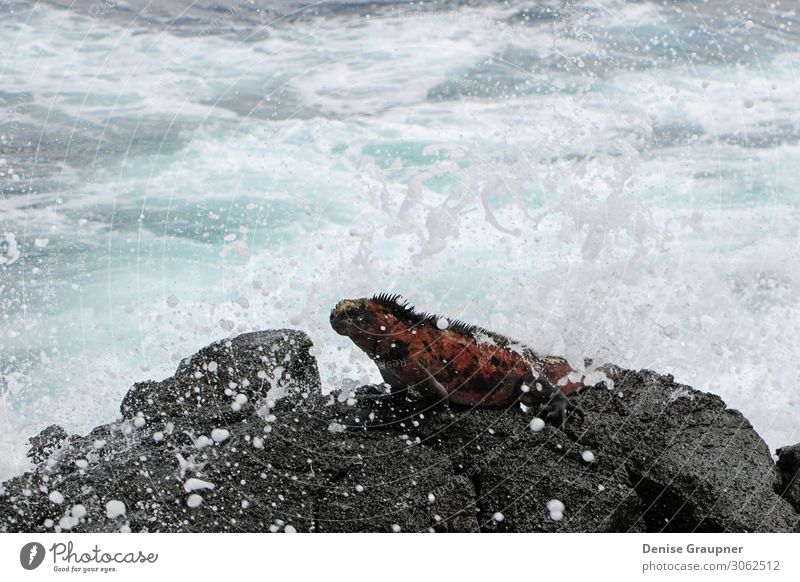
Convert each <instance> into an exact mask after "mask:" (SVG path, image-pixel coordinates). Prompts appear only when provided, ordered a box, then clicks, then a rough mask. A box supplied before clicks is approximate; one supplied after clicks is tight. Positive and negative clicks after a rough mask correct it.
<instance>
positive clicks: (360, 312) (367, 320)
mask: <svg viewBox="0 0 800 582" xmlns="http://www.w3.org/2000/svg"><path fill="white" fill-rule="evenodd" d="M368 302H369V299H366V298H363V299H343V300H341V301H339V303H337V304H336V307H334V308H333V310H331V327H333V329H334V330H335V331H336V333H338V334H340V335H346V336H352V335H353V334H358V333H364V332H366V333H369V332H370V329H371V327H372V322H373V317H372V314H371V313H370V309H369V305H368Z"/></svg>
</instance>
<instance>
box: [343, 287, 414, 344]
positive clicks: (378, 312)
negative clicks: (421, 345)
mask: <svg viewBox="0 0 800 582" xmlns="http://www.w3.org/2000/svg"><path fill="white" fill-rule="evenodd" d="M420 321H421V320H420V319H419V318H418V316H416V314H414V312H413V310H412V309H411V308H410V307H408V306H406V303H405V300H403V298H402V297H400V296H399V295H388V294H386V293H381V294H379V295H375V296H374V297H372V298H366V297H363V298H361V299H344V300H342V301H340V302H339V303H337V304H336V307H334V308H333V310H332V311H331V317H330V322H331V327H333V329H334V330H335V331H336V333H338V334H340V335H343V336H347V337H349V338H350V339H351V340H353V342H354V343H355V344H356V345H357V346H358V347H360V348H361V349H362V350H364V351H366V352H367V353H368V354H370V355H371V356H375V355H377V354H381V353H383V352H384V351H386V350H388V349H389V348H390V347H391V346H392V343H393V342H392V341H384V340H389V339H390V338H396V337H397V334H398V333H402V332H404V331H406V330H410V329H412V328H413V327H415V326H416V325H418V324H419V322H420Z"/></svg>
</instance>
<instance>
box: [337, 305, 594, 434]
mask: <svg viewBox="0 0 800 582" xmlns="http://www.w3.org/2000/svg"><path fill="white" fill-rule="evenodd" d="M330 323H331V326H332V327H333V329H334V330H335V331H336V332H337V333H339V334H340V335H344V336H347V337H349V338H350V339H351V340H352V341H353V342H354V343H355V344H356V345H357V346H358V347H359V348H361V349H362V350H363V351H364V352H366V353H367V355H368V356H369V357H370V358H371V359H372V360H373V361H374V362H375V363H376V364H377V366H378V369H379V370H380V374H381V376H382V377H383V380H384V381H385V382H386V384H388V385H389V387H390V390H389V391H388V395H387V396H388V397H394V398H395V399H396V398H397V397H398V396H405V395H406V394H407V392H408V391H409V389H412V390H414V391H416V392H419V393H420V395H421V397H422V399H421V400H422V401H421V403H420V404H421V405H422V407H425V408H429V407H434V406H436V405H439V404H443V403H445V402H450V403H453V404H456V405H464V406H479V407H502V406H511V405H513V404H514V403H516V402H521V403H522V404H524V405H525V406H528V407H532V408H534V409H535V411H536V412H537V413H538V415H539V416H542V417H544V419H545V421H548V422H552V423H556V424H558V425H559V426H561V427H563V426H564V424H565V423H566V420H567V417H568V416H569V415H570V414H573V413H575V414H577V415H578V416H580V417H581V418H583V415H584V413H583V410H581V408H580V407H578V406H576V405H575V404H574V403H573V402H571V401H570V400H569V399H568V398H567V395H569V394H573V393H575V392H577V391H578V390H581V389H583V388H585V386H584V384H583V383H581V381H574V379H575V374H572V373H573V372H574V370H573V369H572V367H571V366H570V365H569V363H568V362H567V361H566V360H565V359H564V358H559V357H554V356H540V355H539V354H537V353H536V352H534V351H533V350H531V349H530V348H528V347H525V346H523V345H521V344H518V343H516V342H514V341H512V340H510V339H509V338H507V337H505V336H502V335H499V334H496V333H494V332H491V331H489V330H487V329H484V328H482V327H478V326H476V325H468V324H466V323H464V322H462V321H458V320H455V321H453V320H448V319H447V318H444V317H440V316H437V315H432V314H427V313H419V312H417V311H415V309H414V308H413V307H411V306H409V305H408V304H407V303H406V302H405V301H404V300H403V298H402V297H401V296H400V295H389V294H386V293H382V294H379V295H375V296H374V297H372V298H371V299H370V298H361V299H345V300H342V301H340V302H339V303H338V304H337V305H336V307H334V308H333V310H332V311H331V315H330ZM376 392H377V391H375V390H373V394H375V393H376ZM418 409H419V408H418Z"/></svg>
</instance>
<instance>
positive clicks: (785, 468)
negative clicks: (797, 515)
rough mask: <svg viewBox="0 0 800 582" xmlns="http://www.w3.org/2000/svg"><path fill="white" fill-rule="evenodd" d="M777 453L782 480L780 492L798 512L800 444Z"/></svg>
mask: <svg viewBox="0 0 800 582" xmlns="http://www.w3.org/2000/svg"><path fill="white" fill-rule="evenodd" d="M776 453H777V455H778V462H777V467H778V473H779V474H780V480H781V485H780V489H779V491H780V493H781V494H782V495H783V497H784V498H785V499H786V500H787V501H789V503H791V504H792V505H793V506H794V508H795V509H796V510H798V511H800V444H796V445H792V446H790V447H782V448H780V449H778V450H777V451H776Z"/></svg>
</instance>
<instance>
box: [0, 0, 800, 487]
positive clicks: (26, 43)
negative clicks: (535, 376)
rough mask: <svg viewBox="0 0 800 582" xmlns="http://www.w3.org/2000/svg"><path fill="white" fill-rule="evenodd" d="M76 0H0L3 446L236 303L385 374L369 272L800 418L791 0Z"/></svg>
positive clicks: (333, 382) (94, 417) (184, 342)
mask: <svg viewBox="0 0 800 582" xmlns="http://www.w3.org/2000/svg"><path fill="white" fill-rule="evenodd" d="M65 6H71V9H69V10H67V9H65V8H64V7H63V6H61V5H60V3H59V2H48V3H39V4H37V5H35V7H30V6H28V5H27V4H26V3H11V4H4V5H3V6H2V7H0V16H1V17H0V310H2V319H1V320H0V378H2V381H0V387H2V391H3V396H2V400H0V450H2V455H1V456H0V458H1V459H2V461H0V476H7V475H9V474H12V473H14V472H16V471H20V470H23V469H24V467H25V464H24V460H23V459H24V452H25V447H24V441H25V438H26V437H27V436H29V435H31V434H33V433H35V432H36V431H37V430H39V429H40V428H42V427H43V426H45V425H47V424H50V423H53V422H57V423H60V424H62V425H64V426H65V427H66V428H68V429H69V430H74V431H85V430H87V429H89V428H91V427H93V426H95V425H97V424H100V423H103V422H107V421H108V420H110V419H112V418H114V417H115V415H116V412H117V406H118V402H119V400H120V398H121V396H122V395H123V394H124V393H125V391H126V390H127V388H128V387H129V386H130V384H131V383H133V382H134V381H137V380H141V379H146V378H161V377H164V376H167V375H170V374H171V373H172V371H173V370H174V368H175V367H176V366H177V363H178V361H179V360H180V359H181V358H182V357H184V356H186V355H188V354H190V353H192V352H193V351H195V350H196V349H198V348H199V347H201V346H202V345H205V344H207V343H208V342H210V341H212V340H215V339H219V338H221V337H226V336H228V335H233V334H238V333H241V332H243V331H248V330H252V329H262V328H267V327H284V326H289V327H298V328H301V329H304V330H306V331H308V332H309V333H310V334H311V336H312V338H313V339H314V342H315V344H316V350H317V354H318V357H319V358H320V361H321V364H322V365H321V372H322V374H323V380H324V383H325V385H326V387H327V388H328V389H335V388H337V387H339V386H340V385H342V382H344V381H348V380H353V379H355V380H357V381H370V380H375V379H377V373H376V370H375V369H374V368H373V367H372V365H371V364H370V363H369V362H368V361H367V360H365V358H364V357H362V356H361V355H360V354H357V353H354V352H353V351H352V350H351V348H350V346H349V345H348V344H347V343H346V340H343V339H342V338H340V337H339V336H337V335H336V334H335V333H333V332H332V330H330V329H329V326H328V323H327V315H328V312H329V310H330V308H331V307H332V305H333V304H334V303H335V302H336V301H337V300H338V299H341V298H342V297H346V296H363V295H367V294H372V293H375V292H378V291H392V292H401V293H403V294H404V295H405V296H406V297H408V298H409V299H410V300H412V302H414V303H416V304H417V305H419V306H420V307H421V308H424V309H426V310H429V311H437V312H441V313H444V314H447V315H451V316H453V317H457V318H460V319H464V320H466V321H471V322H475V323H480V324H482V325H484V326H486V327H491V328H492V329H496V330H497V331H500V332H504V333H506V334H507V335H511V336H514V337H517V338H519V339H521V340H523V341H526V342H527V343H529V344H530V345H532V346H534V347H536V348H538V349H539V350H541V351H549V352H552V353H558V354H563V355H567V356H568V357H570V358H572V359H574V360H575V361H576V362H577V361H579V360H581V359H582V357H584V356H589V357H593V358H597V359H601V360H607V361H612V362H616V363H618V364H621V365H624V366H630V367H647V368H651V369H656V370H658V371H661V372H669V373H673V374H674V375H675V376H676V378H677V379H678V380H680V381H683V382H686V383H689V384H692V385H695V386H697V387H698V388H701V389H705V390H708V391H712V392H716V393H718V394H720V395H721V396H723V398H725V400H726V401H727V402H728V403H729V404H730V405H731V406H733V407H736V408H739V409H741V410H742V411H743V412H744V413H745V415H746V416H747V417H748V418H749V419H750V420H751V421H752V422H753V424H754V426H755V427H756V429H757V430H758V431H759V432H760V434H762V436H763V437H764V438H765V439H766V440H767V442H768V444H770V446H771V447H773V448H774V447H776V446H780V445H784V444H789V443H793V442H796V441H798V440H800V423H798V411H799V410H800V398H799V396H800V395H799V394H798V388H797V385H798V380H800V374H798V372H797V371H796V368H795V367H794V365H793V364H794V362H796V361H797V360H798V356H800V353H798V352H799V351H800V348H799V347H798V346H799V345H800V344H798V343H797V342H796V341H795V340H794V335H795V330H797V329H798V327H800V326H799V325H798V324H800V314H799V313H798V309H797V307H796V305H797V303H798V295H799V294H800V293H799V292H800V288H799V287H798V285H799V282H798V264H800V262H799V261H798V258H799V255H800V244H799V243H798V240H799V239H798V225H800V215H799V214H798V213H799V212H800V208H799V206H800V205H798V201H800V196H798V194H797V193H798V191H800V189H799V188H798V186H799V185H800V184H798V182H800V178H799V177H798V173H797V171H796V168H797V167H798V163H800V146H799V145H798V143H800V109H798V107H797V95H798V94H800V76H799V75H798V72H799V69H800V50H798V49H799V48H800V45H799V44H798V40H799V39H800V36H798V33H800V30H798V27H800V23H798V20H797V14H796V11H795V10H794V8H793V7H792V6H791V5H790V4H788V3H787V4H786V5H785V6H783V5H780V4H778V5H772V6H771V7H770V6H769V5H768V4H766V3H761V2H737V1H727V2H723V1H717V2H705V3H699V2H697V3H696V2H675V3H672V2H667V3H653V2H641V3H625V2H621V1H610V0H603V1H589V2H581V3H573V2H549V3H548V2H537V3H532V2H519V3H518V2H509V3H503V4H497V3H489V2H487V3H482V4H481V3H472V4H471V5H467V4H466V3H465V4H463V5H462V4H460V3H458V2H443V3H436V4H419V5H418V4H414V5H410V4H406V3H397V2H378V3H359V2H352V3H333V2H322V3H317V4H315V5H313V6H303V5H302V4H300V3H291V2H279V3H266V2H261V3H259V2H243V3H231V2H228V3H215V4H214V5H208V6H198V5H193V6H192V7H191V8H189V9H186V8H185V7H183V6H180V5H179V4H178V3H174V4H173V3H171V2H167V3H163V4H159V5H158V6H155V7H153V6H149V5H148V3H146V2H141V3H137V2H127V3H120V2H76V3H65ZM145 7H146V8H145Z"/></svg>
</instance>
